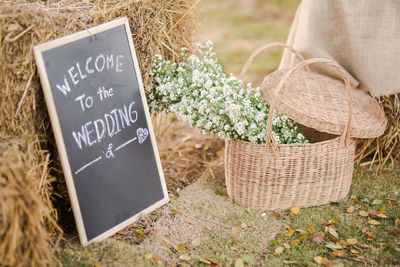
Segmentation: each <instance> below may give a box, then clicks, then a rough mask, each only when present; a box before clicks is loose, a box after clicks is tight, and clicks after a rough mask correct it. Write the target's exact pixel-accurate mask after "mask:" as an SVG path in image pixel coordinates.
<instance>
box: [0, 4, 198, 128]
mask: <svg viewBox="0 0 400 267" xmlns="http://www.w3.org/2000/svg"><path fill="white" fill-rule="evenodd" d="M25 2H26V1H13V4H8V3H7V2H5V3H4V2H0V40H1V43H0V58H1V59H2V65H1V68H0V85H1V90H2V96H1V99H0V106H1V109H0V121H1V128H0V131H1V132H3V133H6V134H9V135H22V134H24V133H26V132H28V133H32V132H34V133H47V132H48V129H49V126H50V125H49V122H48V119H47V112H46V109H45V108H44V102H43V96H42V92H41V87H40V80H39V76H38V74H37V70H36V65H35V61H34V57H33V51H32V47H33V46H34V45H36V44H39V43H43V42H46V41H48V40H51V39H54V38H58V37H61V36H65V35H68V34H70V33H73V32H77V31H80V30H84V29H87V28H89V27H92V26H95V25H98V24H101V23H104V22H106V21H110V20H112V19H114V18H117V17H121V16H127V17H128V18H129V23H130V27H131V29H132V32H133V36H132V37H133V40H134V43H135V48H136V50H137V55H138V60H139V65H140V67H141V72H142V75H143V79H144V83H145V84H147V83H148V82H149V76H148V73H149V71H150V69H151V63H152V58H153V56H154V54H156V53H160V54H162V55H163V56H165V57H166V58H169V59H171V60H176V59H177V55H178V54H179V51H180V48H181V47H182V46H189V44H190V43H189V40H190V33H191V32H192V30H193V29H194V28H195V27H196V17H195V16H192V15H190V14H192V13H190V14H189V15H188V14H187V12H188V11H189V10H191V8H192V7H193V0H178V1H165V0H151V1H150V0H142V1H139V0H126V1H95V0H91V1H72V0H69V1H58V2H55V3H49V4H47V5H45V4H41V3H37V2H35V3H25ZM43 118H45V119H43Z"/></svg>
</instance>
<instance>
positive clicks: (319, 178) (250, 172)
mask: <svg viewBox="0 0 400 267" xmlns="http://www.w3.org/2000/svg"><path fill="white" fill-rule="evenodd" d="M269 47H271V46H269ZM256 52H257V51H256ZM253 55H254V54H253ZM252 58H254V57H250V59H251V60H252ZM314 63H326V64H328V65H330V66H332V67H334V68H335V69H336V70H338V71H339V73H340V74H341V75H342V76H343V79H344V81H345V84H346V88H347V92H346V95H347V97H348V99H347V105H348V114H347V121H346V127H344V128H343V129H342V134H341V136H339V137H336V138H333V139H331V140H327V141H323V142H318V143H312V144H276V143H275V140H274V138H272V118H273V113H274V108H275V106H276V102H277V101H276V100H277V99H278V97H280V94H279V91H280V90H281V89H285V86H284V85H285V82H288V80H290V79H289V78H290V77H291V75H292V74H293V73H294V71H295V70H297V69H299V68H302V67H304V66H307V65H309V64H314ZM248 65H249V64H246V66H245V67H244V71H243V72H242V77H243V75H244V74H245V72H246V69H247V67H248ZM350 89H351V86H350V83H349V82H348V80H347V77H346V76H345V75H344V73H343V71H342V69H341V68H340V67H339V66H338V65H336V64H335V63H333V62H331V61H329V60H325V59H308V60H305V61H303V62H301V63H299V64H298V65H296V66H295V67H293V68H292V69H290V70H289V71H288V72H287V73H286V74H285V75H284V76H283V78H282V79H281V80H280V82H279V84H278V85H277V88H276V90H275V92H276V93H277V94H276V95H275V96H274V98H272V103H271V106H270V112H269V115H268V138H267V143H266V145H260V144H254V143H250V142H245V141H239V140H235V141H226V146H225V179H226V185H227V191H228V195H229V197H230V198H231V200H232V201H233V202H235V203H237V204H240V205H243V206H247V207H250V208H255V209H261V210H276V209H286V208H290V207H293V206H303V207H307V206H314V205H322V204H326V203H329V202H331V201H338V200H340V199H343V198H345V197H346V196H347V194H348V192H349V190H350V185H351V180H352V176H353V168H354V156H355V155H354V154H355V148H356V142H355V140H354V139H352V138H350V136H349V130H350V128H351V121H352V120H351V114H352V100H351V92H350ZM270 144H272V147H271V146H270Z"/></svg>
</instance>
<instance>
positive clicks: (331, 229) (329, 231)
mask: <svg viewBox="0 0 400 267" xmlns="http://www.w3.org/2000/svg"><path fill="white" fill-rule="evenodd" d="M328 233H329V234H331V235H332V236H334V237H335V238H339V235H338V233H337V232H336V230H335V229H333V228H329V229H328Z"/></svg>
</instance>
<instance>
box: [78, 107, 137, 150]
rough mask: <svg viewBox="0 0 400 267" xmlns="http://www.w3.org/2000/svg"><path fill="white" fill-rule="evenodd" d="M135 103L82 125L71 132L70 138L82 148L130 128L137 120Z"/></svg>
mask: <svg viewBox="0 0 400 267" xmlns="http://www.w3.org/2000/svg"><path fill="white" fill-rule="evenodd" d="M134 104H135V102H131V103H130V104H129V105H123V107H121V108H114V109H112V110H111V111H110V112H108V113H105V114H104V117H102V118H98V119H96V120H91V121H88V122H86V123H84V124H83V125H82V126H81V129H80V130H79V131H73V132H72V136H73V137H74V140H75V142H76V144H77V146H78V147H79V148H80V149H81V150H83V148H86V147H88V146H89V147H90V146H92V145H93V144H96V143H100V142H101V141H102V139H104V138H105V137H106V136H108V137H110V138H112V137H113V136H114V135H116V134H117V133H119V132H121V131H122V129H125V128H126V127H129V126H132V125H133V124H134V123H135V122H136V121H137V119H138V113H137V111H136V110H134Z"/></svg>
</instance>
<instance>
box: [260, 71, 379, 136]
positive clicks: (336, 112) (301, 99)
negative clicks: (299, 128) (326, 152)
mask: <svg viewBox="0 0 400 267" xmlns="http://www.w3.org/2000/svg"><path fill="white" fill-rule="evenodd" d="M285 73H287V70H279V71H275V72H273V73H271V74H270V75H268V76H267V77H266V78H265V79H264V82H263V91H262V93H263V95H264V98H265V99H266V100H267V101H268V102H269V103H271V101H272V98H273V96H274V95H275V89H276V86H277V84H278V83H279V81H280V80H281V79H282V77H283V75H284V74H285ZM351 95H352V98H353V108H352V110H353V113H352V125H351V130H350V136H352V137H356V138H372V137H378V136H380V135H382V134H383V133H384V131H385V128H386V125H387V119H386V117H385V114H384V112H383V110H382V108H381V107H380V106H379V104H378V102H376V100H375V99H373V98H372V97H370V96H369V95H367V94H366V93H364V92H362V91H361V90H359V89H354V88H352V89H351ZM276 110H277V111H278V112H280V113H283V114H285V115H286V116H288V117H289V118H291V119H292V120H294V121H296V122H298V123H300V124H303V125H305V126H307V127H310V128H313V129H316V130H318V131H321V132H325V133H331V134H340V133H342V132H343V129H344V127H345V125H346V123H347V116H348V113H349V109H348V101H347V95H346V88H345V85H344V84H343V82H342V81H340V80H337V79H333V78H331V77H328V76H325V75H321V74H317V73H312V72H308V71H306V70H301V69H300V70H297V71H296V72H295V73H293V74H292V75H291V77H290V79H289V80H288V81H287V82H286V83H285V86H284V88H283V90H281V92H280V94H279V98H278V102H277V105H276Z"/></svg>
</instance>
